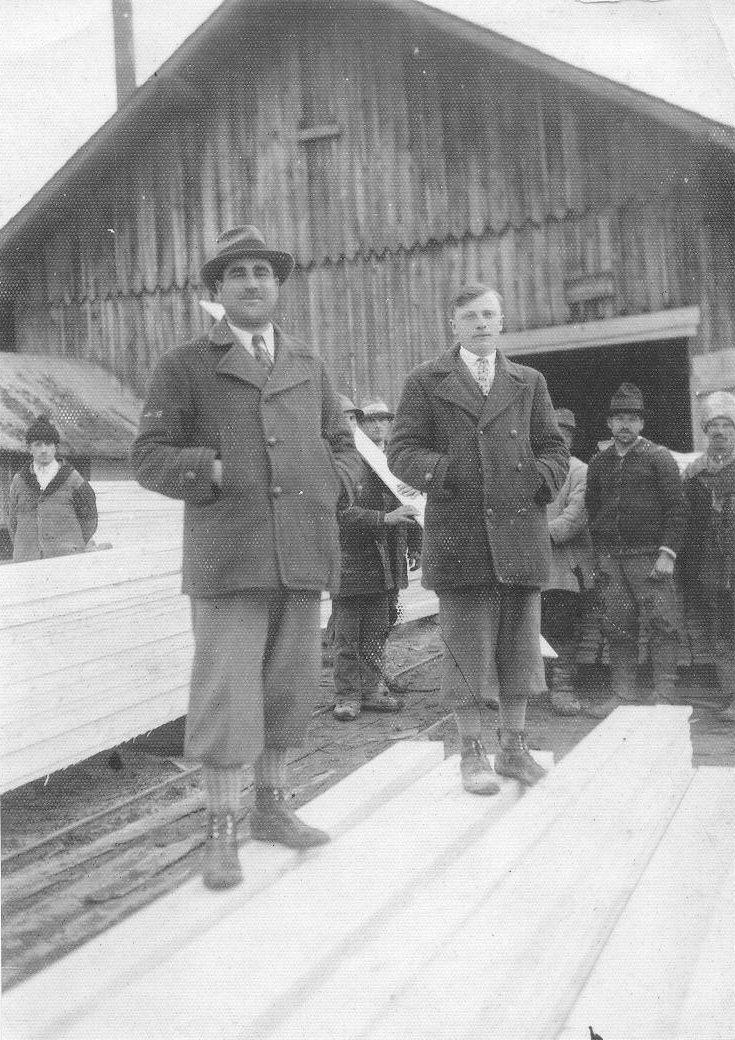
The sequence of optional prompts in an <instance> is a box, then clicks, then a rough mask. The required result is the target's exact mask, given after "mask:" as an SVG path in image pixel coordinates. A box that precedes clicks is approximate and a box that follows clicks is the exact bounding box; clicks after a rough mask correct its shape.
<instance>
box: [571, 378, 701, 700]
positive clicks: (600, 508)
mask: <svg viewBox="0 0 735 1040" xmlns="http://www.w3.org/2000/svg"><path fill="white" fill-rule="evenodd" d="M643 422H644V412H643V394H642V393H641V391H640V390H639V389H638V387H637V386H634V385H633V384H632V383H623V384H622V385H621V386H620V387H619V388H618V389H617V390H616V392H615V393H614V394H613V396H612V399H611V401H610V409H609V412H608V419H607V424H608V426H609V428H610V431H611V433H612V435H613V443H612V444H611V445H610V447H609V448H606V449H605V450H604V451H601V452H599V453H598V454H597V455H595V457H594V458H593V459H592V461H591V462H590V464H589V468H588V470H587V491H586V495H585V504H586V507H587V516H588V519H589V526H590V533H591V534H592V542H593V545H594V550H595V568H596V574H597V588H598V591H599V595H600V598H601V601H602V608H603V631H604V633H605V635H606V637H607V640H608V644H609V647H610V672H611V677H612V688H613V690H612V698H611V699H609V700H608V701H605V702H604V703H603V704H601V705H600V704H597V705H592V706H590V708H589V711H590V714H592V715H593V716H594V717H604V716H605V715H606V714H609V712H611V711H612V710H613V709H614V708H615V707H617V706H618V705H619V704H622V703H630V702H632V701H634V700H635V697H636V694H635V685H636V669H637V664H638V627H639V626H638V622H639V619H641V618H644V619H645V620H646V622H647V624H648V627H649V631H650V655H651V664H652V666H653V681H654V696H655V700H656V702H657V703H661V704H670V703H672V702H673V700H674V685H675V683H676V667H677V658H678V630H679V609H678V606H677V600H676V592H675V588H674V578H673V575H674V562H675V560H676V556H677V553H678V552H679V550H680V549H681V548H682V546H683V544H684V536H685V533H686V527H687V505H686V501H685V499H684V492H683V489H682V483H681V478H680V476H679V469H678V467H677V465H676V462H675V461H674V459H673V457H672V455H671V453H670V452H668V451H667V450H666V448H663V447H661V446H660V445H658V444H653V443H652V442H651V441H649V440H646V438H645V437H641V431H642V430H643Z"/></svg>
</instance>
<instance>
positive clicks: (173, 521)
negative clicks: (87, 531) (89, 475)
mask: <svg viewBox="0 0 735 1040" xmlns="http://www.w3.org/2000/svg"><path fill="white" fill-rule="evenodd" d="M92 487H93V489H94V493H95V495H96V496H97V514H98V516H99V526H98V528H97V531H96V533H95V536H94V540H95V542H96V543H97V545H100V546H101V545H111V546H112V547H113V548H115V549H135V548H137V547H139V546H150V545H167V546H168V547H169V548H172V549H173V548H176V547H177V546H178V548H179V550H180V549H181V535H182V529H183V517H184V503H183V502H179V501H177V500H176V499H173V498H166V497H165V496H164V495H157V494H156V493H155V492H153V491H146V490H145V488H142V487H141V486H140V484H137V483H136V482H135V481H133V480H98V481H93V482H92Z"/></svg>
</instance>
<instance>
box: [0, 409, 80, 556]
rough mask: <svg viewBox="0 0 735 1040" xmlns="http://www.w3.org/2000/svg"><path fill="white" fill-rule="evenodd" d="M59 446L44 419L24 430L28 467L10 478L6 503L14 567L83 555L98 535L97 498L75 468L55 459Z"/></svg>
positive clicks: (56, 436) (52, 431)
mask: <svg viewBox="0 0 735 1040" xmlns="http://www.w3.org/2000/svg"><path fill="white" fill-rule="evenodd" d="M59 441H60V436H59V431H58V430H57V429H56V427H55V426H54V424H53V423H52V422H50V421H49V420H48V419H47V418H46V416H45V415H42V416H40V417H39V418H38V419H36V420H35V422H33V423H31V425H30V426H29V427H28V431H27V433H26V443H27V445H28V450H29V452H30V453H31V462H30V464H29V465H28V466H24V467H23V468H22V469H21V470H19V471H18V472H17V473H16V474H15V476H14V477H13V480H12V482H11V484H10V494H9V498H8V532H9V534H10V538H11V541H12V542H13V560H14V561H15V562H16V563H23V562H24V561H27V560H43V559H48V558H49V557H51V556H70V555H72V554H73V553H79V552H84V550H85V549H86V546H87V543H88V542H89V540H90V538H91V537H92V535H93V534H94V532H95V531H96V530H97V500H96V497H95V493H94V491H93V490H92V488H91V487H90V486H89V484H88V483H87V481H86V480H85V479H84V477H83V476H81V474H80V473H77V471H76V470H75V469H74V467H73V466H70V465H69V463H68V462H64V461H63V460H60V459H57V457H56V452H57V449H58V446H59Z"/></svg>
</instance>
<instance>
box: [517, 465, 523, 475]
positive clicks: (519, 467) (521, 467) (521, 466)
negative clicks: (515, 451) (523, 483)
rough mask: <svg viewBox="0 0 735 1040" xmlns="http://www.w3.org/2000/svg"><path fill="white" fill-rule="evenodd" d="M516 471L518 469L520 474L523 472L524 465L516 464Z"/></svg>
mask: <svg viewBox="0 0 735 1040" xmlns="http://www.w3.org/2000/svg"><path fill="white" fill-rule="evenodd" d="M516 469H517V470H518V472H519V473H520V472H521V470H522V469H523V463H522V462H519V463H517V464H516Z"/></svg>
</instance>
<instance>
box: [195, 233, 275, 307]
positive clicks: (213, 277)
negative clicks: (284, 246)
mask: <svg viewBox="0 0 735 1040" xmlns="http://www.w3.org/2000/svg"><path fill="white" fill-rule="evenodd" d="M243 256H250V257H262V258H263V259H264V260H267V261H268V262H269V264H270V265H271V267H272V268H273V273H274V274H275V276H276V278H277V279H278V281H279V282H280V283H281V284H283V282H285V281H286V279H287V278H288V276H289V275H290V274H291V272H292V271H293V267H294V258H293V257H292V256H291V254H290V253H285V252H283V250H281V249H269V248H268V247H267V246H266V244H265V238H264V237H263V232H262V231H260V230H259V229H258V228H256V227H254V226H253V225H252V224H240V225H239V226H238V227H234V228H230V230H229V231H223V232H222V234H221V235H219V236H218V238H217V252H216V253H215V255H214V256H213V257H210V259H209V260H207V262H206V263H205V264H204V266H203V267H202V281H203V282H204V284H205V285H206V287H207V288H208V289H210V290H211V291H212V292H214V290H215V288H216V287H217V282H218V281H219V280H220V278H221V277H222V272H223V271H224V269H225V268H226V267H227V265H228V264H231V263H232V261H233V260H239V259H240V257H243Z"/></svg>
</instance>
